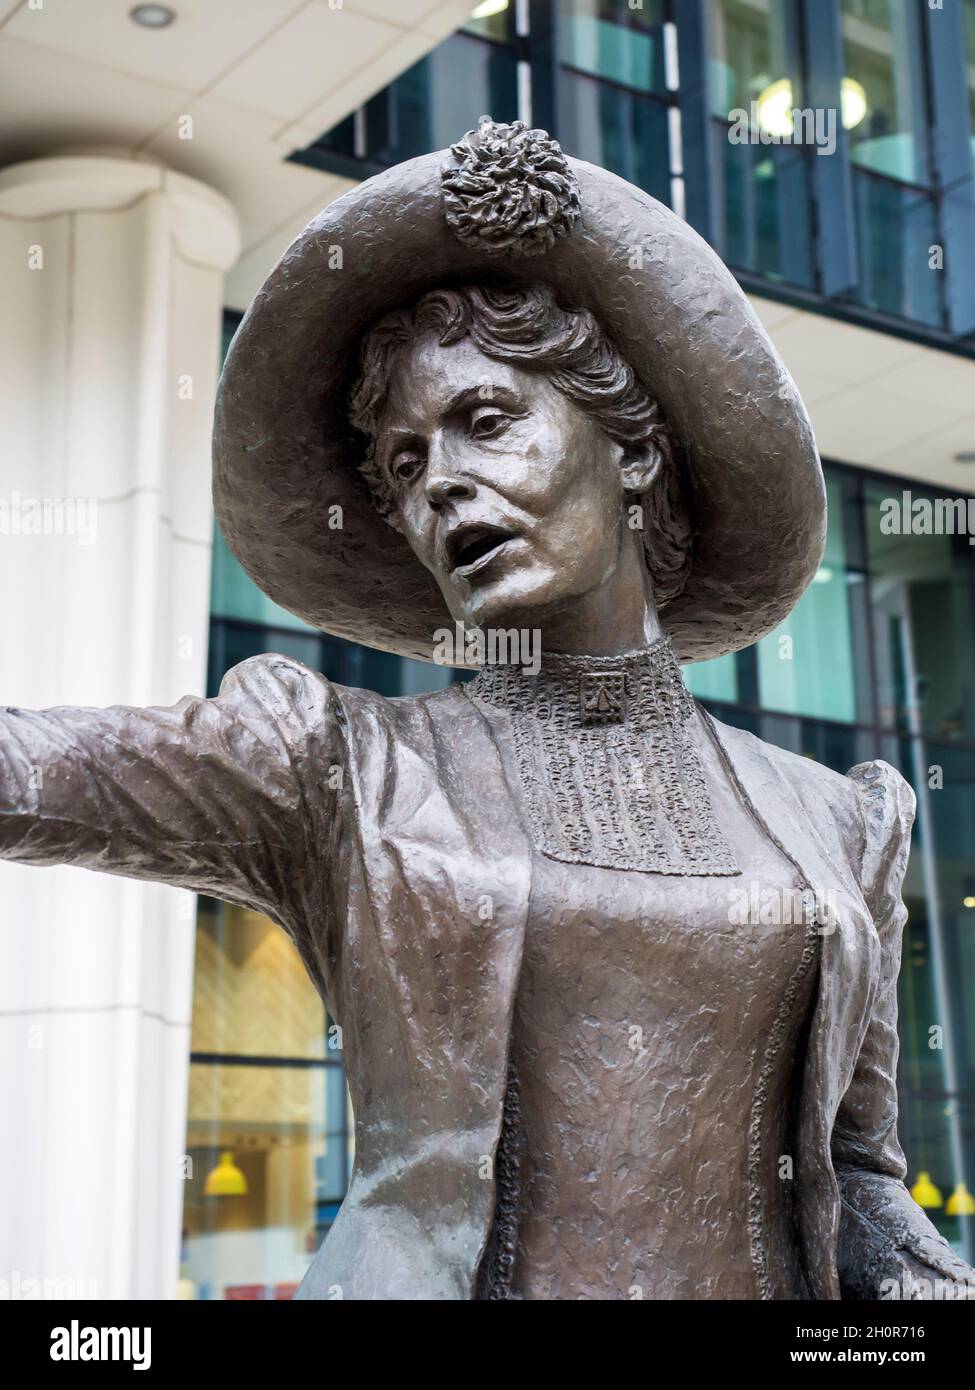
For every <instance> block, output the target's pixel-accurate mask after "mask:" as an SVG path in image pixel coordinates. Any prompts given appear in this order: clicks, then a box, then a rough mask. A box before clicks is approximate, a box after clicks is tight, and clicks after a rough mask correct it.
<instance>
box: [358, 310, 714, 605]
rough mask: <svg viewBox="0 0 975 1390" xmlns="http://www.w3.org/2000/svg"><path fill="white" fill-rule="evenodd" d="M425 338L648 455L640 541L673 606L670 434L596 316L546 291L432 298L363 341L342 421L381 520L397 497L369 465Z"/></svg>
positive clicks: (680, 497) (676, 472)
mask: <svg viewBox="0 0 975 1390" xmlns="http://www.w3.org/2000/svg"><path fill="white" fill-rule="evenodd" d="M424 334H433V335H436V337H437V339H438V341H439V342H440V343H441V344H442V345H444V346H446V345H447V344H449V343H455V342H458V341H459V340H460V339H461V338H464V337H469V338H470V339H471V341H472V342H473V344H474V346H475V347H476V348H477V349H478V350H479V351H480V352H483V353H484V355H485V356H486V357H491V358H494V359H495V360H496V361H499V362H505V363H508V364H509V365H510V366H514V367H521V368H522V369H523V370H525V371H529V372H541V373H544V374H545V375H546V376H547V377H548V379H549V380H550V381H551V383H552V385H553V386H555V387H556V388H557V390H559V391H561V392H562V393H563V395H565V396H567V397H568V399H569V400H571V401H573V402H574V403H575V404H576V405H577V406H578V407H579V408H580V409H581V410H584V411H585V412H586V414H588V415H590V416H591V417H592V418H593V419H594V420H596V421H597V423H598V424H599V425H601V427H602V428H603V430H605V432H606V434H607V435H609V437H610V439H612V440H614V441H615V442H616V443H618V444H621V445H623V446H630V447H633V446H639V447H642V448H646V449H649V450H651V451H652V452H653V453H655V454H656V456H657V458H658V459H659V461H660V468H659V470H658V474H657V477H656V478H655V480H654V482H653V484H652V486H651V488H650V490H649V492H648V493H645V494H643V495H641V496H640V497H639V499H638V501H639V505H640V506H641V507H642V509H643V516H642V522H643V525H642V530H643V543H644V549H645V553H646V560H647V568H648V570H649V573H650V580H651V583H652V585H653V592H654V598H655V600H656V603H657V605H658V607H663V606H664V604H666V603H669V602H670V601H671V600H672V599H675V598H676V597H677V595H678V594H679V593H680V592H681V591H682V589H683V588H684V585H685V584H686V582H687V577H688V574H689V573H690V568H691V561H692V558H693V557H692V552H693V531H692V528H691V519H690V513H689V508H688V497H687V495H686V488H685V486H684V478H683V470H682V468H681V466H680V462H679V459H678V456H677V451H676V449H675V447H674V443H673V440H672V438H671V434H670V431H669V429H668V427H667V424H666V422H665V420H664V418H663V414H662V412H661V410H660V407H659V406H658V405H657V403H656V402H655V401H654V400H653V399H652V397H651V396H650V394H649V392H648V391H647V390H646V388H645V387H644V386H643V385H642V383H641V382H640V381H639V380H638V379H637V377H636V375H635V374H634V372H633V370H632V368H631V367H630V365H629V363H627V362H626V361H624V359H623V357H622V356H621V355H620V353H619V352H618V351H617V350H616V348H615V347H614V345H613V344H612V342H611V341H610V340H609V338H608V337H607V335H606V334H605V333H604V332H603V330H602V328H601V327H600V325H599V323H598V321H597V320H596V318H595V316H594V315H593V314H592V313H590V311H589V310H588V309H565V308H563V307H562V306H561V305H560V304H559V302H558V300H557V299H556V297H555V294H554V293H553V291H552V290H551V289H550V288H549V286H548V285H542V284H530V285H522V286H518V287H517V288H510V289H496V288H492V287H488V286H483V285H464V286H461V287H459V288H456V289H436V290H430V291H428V292H427V293H425V294H423V295H421V296H420V298H419V299H417V300H416V301H415V302H414V303H413V304H412V305H409V306H408V307H406V308H403V309H397V310H394V311H393V312H392V313H389V314H387V315H386V316H385V317H384V318H382V319H380V320H379V322H378V323H377V324H376V325H375V326H374V327H373V328H372V329H370V330H369V332H368V333H366V335H365V336H364V338H363V340H362V345H361V349H360V360H359V368H360V374H359V378H358V380H357V382H356V384H355V387H354V389H353V392H352V397H351V402H350V412H349V414H350V421H351V424H352V425H353V427H354V428H355V429H356V430H358V431H359V432H360V433H361V434H363V435H365V436H366V439H367V441H368V444H367V448H366V451H365V456H364V458H363V459H362V461H361V462H360V464H359V469H360V472H361V473H362V475H363V477H364V478H365V480H366V482H367V483H368V485H369V487H370V489H371V490H372V493H373V497H374V499H375V502H376V505H377V507H378V509H379V511H380V512H381V514H382V515H383V516H384V517H386V518H387V520H388V519H389V518H390V517H391V514H392V513H393V511H394V509H395V506H396V498H395V494H394V492H393V488H392V486H391V484H390V481H389V479H388V478H387V477H386V475H385V474H384V473H383V471H382V469H381V467H380V465H379V462H378V461H377V459H376V454H375V445H376V436H377V434H378V431H379V426H380V422H381V418H382V414H383V410H384V408H385V405H386V398H387V394H388V391H389V383H390V380H391V376H392V372H393V369H394V367H395V363H396V359H397V357H398V356H399V354H401V353H402V352H403V351H404V350H406V349H408V348H409V346H410V345H411V344H412V343H414V342H415V341H416V340H417V338H419V337H422V336H423V335H424ZM634 500H637V499H636V497H634Z"/></svg>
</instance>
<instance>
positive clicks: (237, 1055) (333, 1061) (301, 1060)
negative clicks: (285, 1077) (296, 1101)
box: [190, 1052, 342, 1070]
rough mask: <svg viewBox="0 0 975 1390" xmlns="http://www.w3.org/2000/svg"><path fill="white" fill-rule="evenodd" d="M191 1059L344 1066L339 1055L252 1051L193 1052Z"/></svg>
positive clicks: (302, 1066) (299, 1066) (212, 1062)
mask: <svg viewBox="0 0 975 1390" xmlns="http://www.w3.org/2000/svg"><path fill="white" fill-rule="evenodd" d="M190 1061H191V1062H196V1063H199V1065H201V1066H212V1067H291V1068H297V1069H299V1070H309V1069H314V1068H316V1067H322V1068H328V1067H339V1068H341V1066H342V1059H341V1056H338V1057H271V1056H267V1055H264V1054H261V1053H250V1052H191V1053H190Z"/></svg>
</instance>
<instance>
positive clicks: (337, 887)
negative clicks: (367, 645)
mask: <svg viewBox="0 0 975 1390" xmlns="http://www.w3.org/2000/svg"><path fill="white" fill-rule="evenodd" d="M715 728H716V733H717V736H718V739H719V741H720V743H721V745H722V747H723V749H724V752H725V755H726V757H727V759H728V760H729V763H730V766H731V768H732V769H733V772H734V775H735V778H736V779H737V781H738V783H739V785H740V787H741V788H742V789H743V790H744V792H745V793H746V795H747V797H748V799H749V800H750V801H751V803H752V805H753V807H754V808H755V809H756V810H757V812H758V814H759V816H760V818H761V819H762V820H763V821H764V823H765V826H766V828H767V829H768V830H769V831H770V832H771V834H772V835H773V836H774V837H775V838H776V839H777V840H778V841H779V843H780V845H781V846H782V847H783V848H784V849H785V850H786V851H787V852H788V854H789V855H790V856H791V858H792V859H793V860H794V861H795V863H796V864H797V865H798V866H799V867H800V868H801V870H802V872H803V874H804V876H805V878H806V880H807V882H808V883H809V884H811V885H813V886H814V887H816V888H817V889H818V888H820V887H828V888H829V889H830V890H831V891H830V897H831V901H832V904H833V906H834V914H833V920H832V923H831V929H829V930H824V932H823V934H822V936H821V944H820V947H819V969H818V978H817V988H816V1001H815V1007H814V1012H813V1016H812V1023H811V1030H810V1032H809V1035H808V1039H807V1042H806V1046H805V1053H804V1058H803V1062H802V1070H801V1076H797V1079H796V1082H797V1085H799V1086H800V1088H801V1089H800V1095H799V1105H798V1112H797V1121H796V1131H795V1142H794V1147H795V1154H794V1155H793V1157H794V1177H793V1181H794V1182H795V1192H794V1200H795V1206H794V1209H795V1211H796V1213H797V1226H798V1240H799V1243H800V1247H801V1248H800V1252H799V1253H800V1263H801V1267H802V1270H803V1274H804V1279H805V1284H806V1288H807V1290H808V1293H809V1295H810V1296H811V1297H814V1298H828V1299H834V1298H840V1297H851V1298H878V1297H881V1296H884V1290H883V1289H882V1287H881V1285H882V1281H883V1280H885V1279H895V1280H898V1281H900V1280H901V1279H902V1276H903V1274H904V1272H905V1269H906V1268H907V1263H906V1262H907V1261H908V1260H909V1258H910V1257H913V1258H914V1259H915V1260H918V1261H920V1262H921V1263H922V1264H924V1265H926V1266H928V1268H929V1270H930V1271H931V1277H932V1278H935V1277H944V1278H954V1279H964V1278H966V1276H967V1277H972V1274H973V1272H972V1271H971V1270H969V1269H968V1267H967V1266H966V1265H964V1264H963V1263H962V1262H961V1261H959V1260H958V1259H957V1258H956V1257H955V1256H954V1254H953V1252H952V1250H951V1248H950V1246H948V1244H947V1243H946V1242H945V1241H944V1240H943V1239H942V1238H941V1237H940V1235H939V1234H938V1233H937V1231H936V1230H935V1228H934V1227H933V1226H932V1225H931V1223H930V1222H929V1221H928V1220H927V1218H926V1217H925V1216H924V1214H923V1212H922V1211H921V1209H920V1207H918V1206H917V1205H916V1204H915V1203H914V1202H913V1200H912V1199H911V1197H910V1195H909V1193H908V1192H907V1190H906V1188H905V1186H904V1183H903V1179H904V1176H905V1171H906V1166H905V1162H904V1156H903V1153H902V1151H901V1149H900V1146H899V1144H898V1141H897V1135H896V1120H897V1098H896V1090H895V1070H896V1059H897V1046H898V1044H897V1030H896V1010H897V975H898V969H899V962H900V946H901V936H902V932H903V928H904V923H905V920H906V910H905V908H904V906H903V903H902V901H901V883H902V880H903V876H904V871H905V868H906V864H907V857H908V850H909V839H910V828H911V823H912V820H913V814H914V797H913V793H912V791H911V789H910V788H909V787H908V785H907V783H906V782H905V781H904V780H903V778H902V777H901V776H900V775H899V774H898V773H897V772H896V771H895V770H894V769H893V768H891V767H889V766H888V765H887V764H886V763H883V762H873V763H865V764H862V765H861V766H859V767H856V768H854V769H853V770H852V772H851V773H850V774H849V775H848V776H847V777H843V776H840V775H838V774H836V773H833V772H831V771H829V770H827V769H825V768H823V767H821V766H819V765H818V764H815V763H812V762H810V761H808V760H807V759H804V758H799V757H796V756H794V755H793V754H790V753H787V752H784V751H783V750H781V749H779V748H777V747H774V746H772V745H769V744H766V743H763V742H762V741H760V740H759V739H756V738H754V737H753V736H752V735H750V734H747V733H744V732H742V731H740V730H737V729H733V728H729V727H726V726H723V725H716V726H715ZM504 737H505V735H504V733H503V730H502V732H500V733H499V732H498V731H497V729H493V728H492V726H491V725H489V723H488V721H487V720H486V719H485V718H484V716H483V715H482V714H481V713H480V712H479V710H478V708H477V707H476V705H475V704H474V703H473V702H472V701H471V700H470V699H469V698H468V697H467V696H466V695H465V694H464V693H463V691H462V690H461V689H460V688H459V687H451V688H450V689H448V690H446V691H441V692H438V693H437V694H434V695H429V696H421V697H417V698H399V699H386V698H383V697H381V696H378V695H375V694H373V693H371V692H368V691H364V690H353V689H345V688H342V687H340V686H337V685H334V684H332V683H331V682H329V681H328V680H326V679H325V678H324V677H323V676H321V675H318V674H317V673H314V672H312V671H310V670H308V669H307V668H306V667H304V666H302V665H301V664H300V663H299V662H296V661H292V660H289V659H287V658H285V657H281V656H260V657H255V658H253V659H251V660H249V661H245V662H243V663H242V664H241V665H240V666H237V667H236V668H234V670H232V671H231V672H229V673H228V675H227V676H226V678H225V680H224V682H223V685H222V687H221V690H220V694H219V695H218V696H217V697H216V698H215V699H211V700H202V699H197V698H192V697H187V698H186V699H184V700H181V701H180V702H179V703H178V704H177V705H174V706H172V707H171V708H150V709H130V708H123V707H117V708H112V709H108V710H88V709H56V710H48V711H41V712H31V711H22V710H16V709H8V710H6V711H5V712H3V713H2V715H0V856H2V857H4V858H8V859H14V860H19V861H20V862H23V863H28V864H60V863H73V864H80V865H84V866H86V867H88V868H91V869H97V870H102V871H105V872H108V873H116V874H123V875H128V876H131V877H136V878H148V879H155V880H159V881H162V882H166V883H171V884H175V885H178V886H181V887H184V888H190V889H193V890H196V891H198V892H203V893H207V894H210V895H212V896H215V897H220V898H223V899H225V900H227V901H229V902H234V903H240V904H243V905H244V906H247V907H251V908H255V909H257V910H259V911H261V912H264V913H266V914H267V915H269V916H270V917H272V918H273V919H274V920H275V921H277V922H278V923H280V925H281V926H282V927H283V928H284V929H285V930H286V931H287V932H288V933H289V934H290V936H291V937H292V938H293V940H294V941H295V943H296V945H297V948H298V950H299V952H300V953H301V956H302V959H303V961H304V963H305V966H306V968H307V970H308V972H309V974H310V976H311V978H312V980H313V981H314V983H315V985H316V986H317V988H318V989H319V991H320V993H321V996H322V998H323V1000H324V1001H325V1003H326V1005H327V1007H328V1010H329V1012H330V1014H331V1015H332V1016H333V1018H334V1019H335V1020H336V1021H337V1022H338V1023H339V1024H340V1026H341V1028H342V1037H343V1049H344V1056H345V1064H346V1071H347V1076H348V1081H349V1087H350V1091H351V1095H352V1101H353V1107H354V1111H355V1140H356V1146H355V1163H354V1169H353V1173H352V1179H351V1182H350V1186H349V1191H348V1194H347V1196H346V1199H345V1201H344V1203H343V1204H342V1208H341V1210H340V1212H339V1215H338V1217H337V1219H336V1221H335V1224H334V1226H333V1228H332V1230H331V1231H330V1233H329V1235H328V1237H327V1239H326V1241H325V1242H324V1244H323V1246H322V1248H321V1249H320V1250H319V1252H318V1255H317V1256H316V1258H315V1260H314V1262H313V1264H312V1266H311V1268H310V1270H309V1272H308V1274H307V1276H306V1278H305V1280H304V1282H303V1284H302V1285H301V1288H300V1290H299V1293H298V1295H297V1296H298V1297H299V1298H320V1299H327V1298H339V1297H342V1298H367V1299H374V1298H410V1299H470V1298H472V1297H473V1296H474V1292H475V1287H476V1279H477V1273H478V1268H479V1264H480V1261H481V1257H482V1255H483V1253H484V1250H485V1246H486V1243H487V1239H488V1236H489V1233H490V1229H491V1223H492V1220H493V1215H494V1206H495V1185H494V1181H493V1179H492V1177H491V1176H490V1174H491V1172H492V1171H493V1170H492V1164H491V1159H492V1158H493V1155H494V1153H495V1150H496V1147H497V1144H498V1139H499V1134H500V1129H501V1117H502V1106H503V1100H504V1078H505V1072H506V1062H507V1055H508V1047H509V1038H510V1031H511V1020H512V1012H513V1007H514V999H515V990H516V986H517V981H518V974H519V968H520V962H521V954H522V946H523V941H524V934H525V925H526V917H527V908H528V899H529V890H530V876H531V851H530V845H529V842H528V839H527V836H526V831H525V829H524V823H523V820H522V818H521V817H520V816H519V815H518V814H517V813H516V793H515V791H514V789H513V787H512V786H511V785H510V783H509V781H508V778H507V776H506V773H505V760H504V759H503V756H502V751H503V750H502V749H501V748H500V747H499V743H498V740H499V739H502V738H504ZM38 766H41V767H44V768H45V769H47V775H45V776H44V777H43V779H38V778H36V777H33V776H32V775H31V774H32V770H33V769H35V768H36V767H38ZM54 768H56V775H50V773H51V771H52V770H53V769H54ZM485 904H490V910H489V912H488V913H487V914H485V911H484V905H485ZM761 1217H762V1214H761V1213H759V1227H760V1226H761ZM756 1244H757V1258H758V1263H759V1266H760V1265H761V1261H762V1259H763V1258H764V1247H763V1242H762V1235H761V1229H759V1231H758V1233H757V1242H756ZM758 1273H759V1275H760V1276H761V1273H762V1271H761V1268H760V1267H759V1270H758ZM760 1287H761V1279H760Z"/></svg>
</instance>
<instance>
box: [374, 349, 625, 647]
mask: <svg viewBox="0 0 975 1390" xmlns="http://www.w3.org/2000/svg"><path fill="white" fill-rule="evenodd" d="M376 457H377V459H378V461H379V463H380V465H381V467H382V468H383V470H384V472H385V474H386V476H387V478H388V479H389V481H390V484H391V486H392V488H393V491H394V494H395V497H396V499H397V509H396V511H395V513H394V516H393V520H394V521H395V524H396V525H397V526H398V528H399V529H400V530H401V531H402V532H403V534H404V535H405V536H406V538H407V540H408V541H409V543H410V546H411V547H412V549H413V551H414V553H415V554H416V556H417V557H418V559H419V560H420V561H421V562H422V563H423V564H424V565H425V566H426V568H427V569H428V570H430V572H431V573H432V574H433V575H434V577H435V579H436V581H437V583H438V585H439V586H440V590H441V592H442V593H443V596H444V599H445V601H446V603H447V607H448V609H449V610H450V613H451V616H452V617H453V618H454V619H455V620H459V621H462V622H465V623H466V624H467V625H468V626H470V627H480V628H486V627H507V626H510V625H511V624H512V623H513V622H514V620H515V619H516V618H517V619H519V620H520V623H521V624H522V625H524V624H525V621H526V619H527V618H530V617H531V615H532V614H535V615H536V617H537V618H538V619H539V620H540V618H541V615H543V614H544V613H545V612H546V611H549V610H552V611H558V609H559V607H560V605H562V604H563V603H565V602H567V601H570V600H576V599H578V598H579V597H581V596H582V595H584V594H587V593H589V592H591V591H592V590H594V589H597V588H599V587H600V586H601V585H603V584H604V583H606V581H607V580H608V579H609V578H610V576H611V575H612V574H613V572H614V570H615V568H616V566H617V565H618V563H619V557H620V551H621V544H622V532H623V527H624V516H623V498H624V491H623V489H624V479H625V460H624V457H623V449H622V448H621V446H620V445H619V444H616V443H614V442H613V441H612V440H611V439H610V438H609V436H608V435H606V434H605V433H604V432H603V430H602V429H601V428H600V427H599V425H598V424H597V423H596V422H595V421H594V420H592V419H591V418H590V417H589V416H588V415H586V414H585V413H584V412H583V411H582V410H580V409H579V407H578V406H576V405H575V404H574V403H573V402H572V401H570V400H569V399H568V398H567V397H566V396H564V395H563V394H562V393H561V392H560V391H558V390H556V388H555V387H554V386H553V385H552V384H551V382H550V381H549V380H548V378H547V377H546V376H544V375H543V374H541V373H533V372H526V371H523V370H521V369H519V368H517V367H513V366H508V365H506V364H505V363H501V362H496V361H495V360H494V359H493V358H489V357H485V356H484V355H483V354H482V353H480V352H479V351H478V350H477V348H476V347H475V346H474V344H473V343H472V342H471V340H470V339H469V338H462V339H461V340H460V341H459V342H457V343H452V344H451V345H450V346H448V347H443V346H441V345H440V344H439V343H438V342H437V340H436V338H435V337H433V336H429V337H424V338H421V339H420V340H418V341H417V342H416V343H415V344H414V345H413V346H412V348H411V349H410V350H408V351H406V352H404V353H403V354H402V355H401V357H400V358H399V361H398V364H397V366H396V368H395V369H394V372H393V376H392V381H391V385H390V391H389V396H388V399H387V404H386V409H385V412H384V414H383V417H382V421H381V423H380V428H379V432H378V435H377V441H376Z"/></svg>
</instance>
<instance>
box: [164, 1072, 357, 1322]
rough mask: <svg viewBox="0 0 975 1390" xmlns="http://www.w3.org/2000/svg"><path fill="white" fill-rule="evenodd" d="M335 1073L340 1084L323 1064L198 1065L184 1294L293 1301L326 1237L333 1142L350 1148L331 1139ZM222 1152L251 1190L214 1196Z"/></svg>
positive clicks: (339, 1138) (341, 1138)
mask: <svg viewBox="0 0 975 1390" xmlns="http://www.w3.org/2000/svg"><path fill="white" fill-rule="evenodd" d="M333 1075H334V1076H336V1077H338V1078H339V1080H340V1081H341V1072H340V1071H339V1070H338V1068H333V1067H329V1068H326V1067H324V1066H317V1067H288V1066H239V1065H229V1066H224V1065H213V1064H201V1063H193V1064H192V1065H191V1067H190V1090H189V1113H188V1120H187V1140H186V1156H187V1158H188V1159H189V1161H190V1162H189V1164H188V1165H187V1174H186V1182H185V1195H184V1202H183V1259H182V1267H181V1271H180V1277H181V1282H182V1292H183V1295H184V1297H190V1298H201V1299H273V1298H290V1297H291V1295H292V1293H293V1292H294V1289H295V1288H296V1287H297V1284H298V1282H299V1281H300V1280H301V1278H302V1277H303V1275H304V1273H305V1270H306V1269H307V1267H308V1264H309V1262H310V1260H311V1257H312V1255H313V1254H314V1253H315V1251H316V1250H317V1248H318V1245H319V1243H320V1239H321V1232H320V1230H319V1226H318V1213H317V1187H316V1172H317V1169H318V1167H319V1166H320V1165H321V1162H322V1161H323V1160H324V1158H325V1157H326V1154H327V1153H328V1150H329V1145H331V1146H333V1147H334V1146H336V1145H338V1146H339V1147H340V1148H341V1149H342V1150H343V1151H344V1150H345V1147H346V1142H347V1141H346V1136H345V1135H344V1134H341V1135H333V1136H331V1137H330V1136H328V1135H327V1134H326V1127H325V1114H326V1082H327V1078H328V1077H331V1076H333ZM342 1084H343V1086H344V1082H343V1083H342ZM224 1154H229V1155H230V1158H231V1162H232V1165H233V1167H234V1168H235V1169H237V1170H238V1171H239V1173H240V1174H241V1175H242V1178H243V1182H242V1184H241V1186H242V1187H243V1188H244V1190H243V1191H239V1190H238V1191H236V1192H228V1193H225V1194H222V1195H221V1194H220V1193H219V1192H218V1193H217V1194H215V1195H207V1192H206V1186H207V1178H208V1177H209V1176H211V1175H212V1174H214V1170H215V1169H218V1168H219V1165H220V1163H221V1159H222V1156H223V1155H224ZM220 1185H221V1184H214V1183H211V1187H213V1186H218V1187H219V1186H220Z"/></svg>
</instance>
